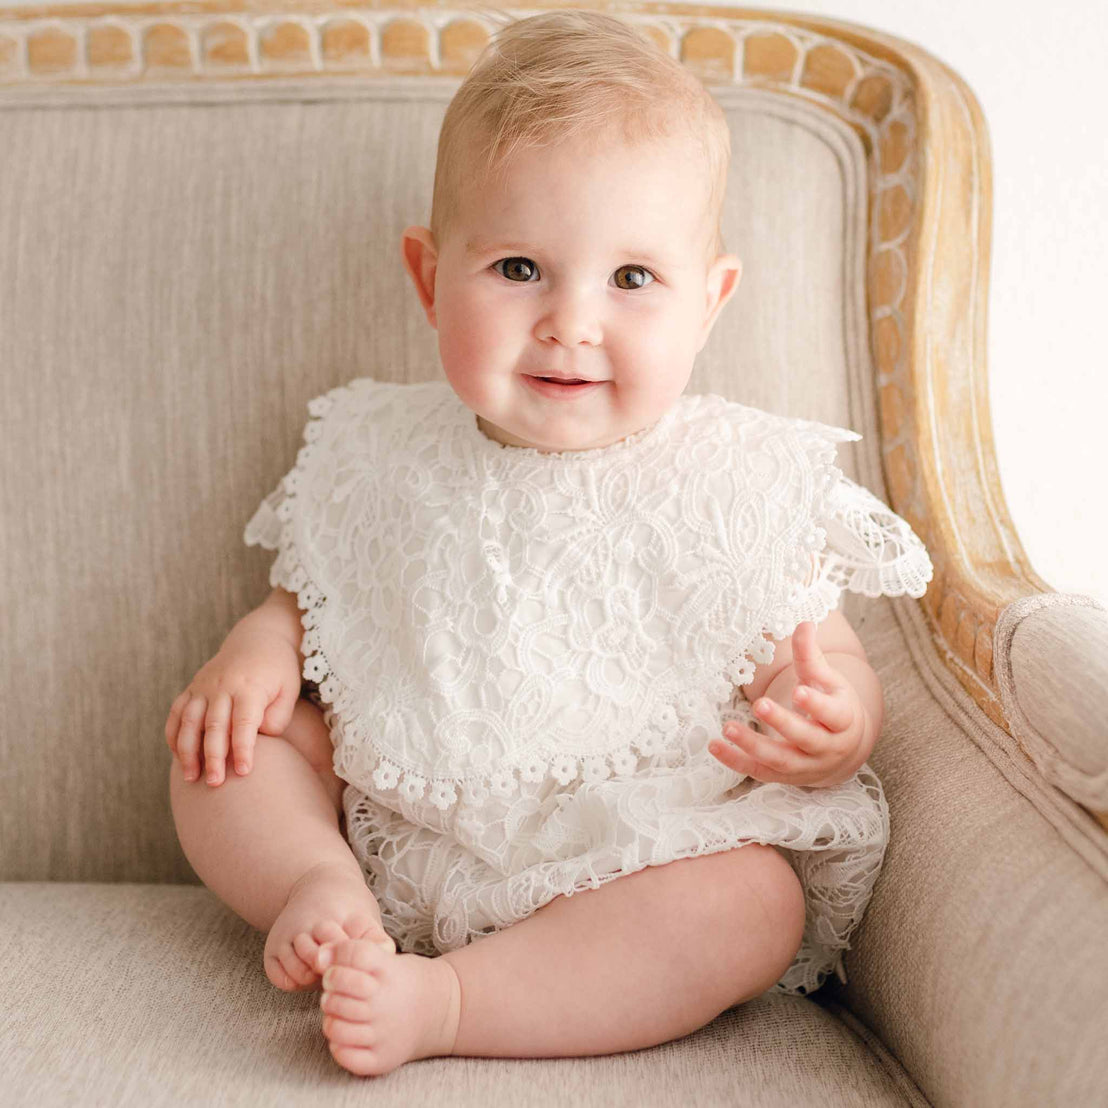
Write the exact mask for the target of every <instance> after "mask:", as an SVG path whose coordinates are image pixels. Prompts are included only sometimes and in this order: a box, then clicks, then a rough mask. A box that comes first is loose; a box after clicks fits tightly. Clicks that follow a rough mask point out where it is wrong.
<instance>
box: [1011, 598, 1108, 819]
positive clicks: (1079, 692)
mask: <svg viewBox="0 0 1108 1108" xmlns="http://www.w3.org/2000/svg"><path fill="white" fill-rule="evenodd" d="M994 639H995V645H994V648H993V666H994V668H995V670H996V673H997V677H998V679H999V683H1000V692H1001V699H1002V702H1003V704H1004V711H1005V714H1006V715H1007V717H1008V719H1009V720H1010V721H1011V724H1012V730H1013V731H1014V732H1015V734H1016V737H1017V738H1018V739H1019V741H1020V743H1021V744H1022V745H1023V748H1024V749H1025V750H1026V751H1027V753H1028V754H1029V755H1030V756H1031V758H1032V759H1033V760H1034V762H1035V764H1036V765H1037V766H1038V767H1039V769H1040V770H1041V771H1042V773H1043V776H1044V777H1045V778H1046V779H1047V780H1048V781H1050V782H1051V783H1052V784H1054V785H1057V786H1058V788H1060V789H1062V790H1063V791H1064V792H1066V793H1067V794H1068V795H1069V796H1071V797H1073V799H1074V800H1076V801H1077V802H1078V803H1079V804H1084V805H1085V806H1086V807H1088V808H1092V809H1094V810H1095V811H1101V812H1102V811H1104V810H1106V809H1108V613H1106V612H1105V609H1104V607H1103V605H1101V604H1099V603H1098V602H1097V601H1096V600H1094V599H1093V598H1092V597H1088V596H1065V595H1061V594H1057V593H1054V594H1048V595H1046V596H1035V597H1026V598H1024V599H1022V600H1017V601H1016V602H1015V603H1014V604H1010V605H1009V606H1008V607H1007V608H1005V609H1004V611H1003V612H1002V613H1001V616H1000V619H999V620H997V625H996V634H995V636H994Z"/></svg>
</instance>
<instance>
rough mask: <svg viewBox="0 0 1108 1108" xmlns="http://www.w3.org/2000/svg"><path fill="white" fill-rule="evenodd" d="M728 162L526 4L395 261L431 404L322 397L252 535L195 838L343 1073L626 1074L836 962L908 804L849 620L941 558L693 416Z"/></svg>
mask: <svg viewBox="0 0 1108 1108" xmlns="http://www.w3.org/2000/svg"><path fill="white" fill-rule="evenodd" d="M488 14H489V15H490V18H495V17H496V13H488ZM729 157H730V144H729V137H728V130H727V124H726V120H725V118H724V116H723V113H722V111H721V109H720V108H719V106H718V104H717V103H716V102H715V100H714V99H713V98H712V97H711V96H710V95H709V94H708V92H707V90H706V89H705V88H704V87H703V85H701V83H700V82H699V81H698V80H697V79H696V78H695V77H694V76H692V75H691V74H690V72H689V71H688V70H686V69H685V68H684V67H683V66H681V65H680V64H679V63H678V62H676V61H675V60H673V59H672V58H670V57H669V56H668V55H666V54H664V53H663V52H661V51H660V50H658V49H657V47H655V46H654V45H652V44H651V43H650V42H649V41H648V40H647V39H646V38H645V37H643V36H641V35H640V34H639V33H638V32H637V31H636V30H635V29H633V28H631V27H629V26H628V25H627V24H625V23H624V22H622V21H620V20H618V19H615V18H613V17H610V16H606V15H601V14H599V13H594V12H589V11H569V10H567V11H560V12H556V13H550V14H544V15H540V16H535V17H532V18H528V19H523V20H513V19H505V22H504V25H503V26H502V27H501V28H500V30H499V31H498V33H497V35H496V36H494V39H493V42H492V43H491V44H490V46H489V48H488V49H487V50H486V51H485V53H484V54H482V56H481V58H480V59H478V62H477V63H476V65H475V66H474V68H473V70H472V71H471V73H470V74H469V76H468V77H467V79H466V81H465V82H464V83H463V85H462V87H461V88H460V89H459V91H458V93H457V95H456V96H455V98H454V99H453V101H452V102H451V105H450V107H449V109H448V111H447V113H446V117H445V120H444V123H443V126H442V132H441V137H440V140H439V148H438V163H437V169H436V175H435V185H434V197H433V206H432V212H431V226H430V228H427V227H409V228H408V229H407V230H406V231H405V232H404V235H403V240H402V254H403V261H404V264H405V266H406V269H407V272H408V273H409V275H410V277H411V279H412V282H413V284H414V286H415V290H416V292H417V294H418V296H419V299H420V302H421V304H422V306H423V310H424V311H425V313H426V315H427V318H428V320H429V322H430V323H431V326H432V327H434V328H435V329H436V331H437V332H438V343H439V353H440V358H441V363H442V368H443V370H444V372H445V377H446V381H445V382H442V381H436V382H423V383H418V384H412V385H400V384H392V383H388V382H385V381H375V380H372V379H369V378H362V379H359V380H356V381H353V382H351V383H350V384H349V385H347V386H344V387H341V388H337V389H333V390H332V391H331V392H329V393H328V394H327V395H326V396H325V397H320V398H317V399H316V400H314V401H313V402H312V404H311V405H309V408H310V411H311V413H312V415H313V417H314V419H313V421H312V422H311V423H310V424H309V427H308V430H307V432H306V435H305V437H306V439H307V445H306V446H305V447H304V448H303V449H302V450H301V453H300V456H299V458H298V461H297V465H296V467H295V468H294V469H293V470H292V471H291V472H290V473H289V474H288V475H287V476H286V477H285V478H284V479H283V481H282V482H281V484H280V485H279V486H278V487H277V489H275V490H274V492H273V493H272V494H271V495H270V496H269V497H267V498H266V500H265V501H264V502H263V504H262V505H261V507H260V508H259V509H258V512H257V513H256V514H255V516H254V518H253V519H252V520H251V523H250V526H249V527H248V528H247V536H246V537H247V541H248V542H251V543H259V544H261V545H263V546H266V547H268V548H269V549H273V550H279V551H280V556H279V557H278V559H277V560H276V561H275V563H274V566H273V569H272V571H271V575H270V584H271V585H273V586H275V587H274V588H273V591H272V593H271V594H270V596H269V597H268V598H267V599H266V601H265V602H264V603H263V604H262V605H261V606H260V607H259V608H258V609H257V610H255V611H253V612H251V613H249V614H248V615H247V616H246V617H245V618H244V619H242V620H241V621H240V622H239V623H238V624H236V625H235V627H234V628H233V629H232V630H231V632H230V634H229V635H228V637H227V639H226V641H225V642H224V644H223V646H222V647H221V648H220V650H219V652H218V654H217V655H216V656H215V657H214V658H213V659H212V660H211V661H209V662H208V663H207V664H206V665H205V666H204V667H203V668H202V669H200V671H199V672H198V673H197V674H196V676H195V677H194V678H193V680H192V681H191V682H190V683H189V686H188V688H186V689H185V690H184V691H183V692H182V693H181V694H180V696H178V697H177V699H176V700H175V701H174V702H173V705H172V708H171V710H170V713H169V718H168V721H167V724H166V738H167V741H168V743H169V746H170V749H171V750H172V751H173V752H174V754H175V759H174V761H173V763H172V767H171V771H170V795H171V802H172V807H173V814H174V818H175V820H176V824H177V829H178V834H179V836H180V840H181V844H182V847H183V849H184V850H185V853H186V855H187V856H188V858H189V861H190V862H191V863H192V865H193V867H194V868H195V870H196V872H197V873H198V874H199V876H200V877H201V879H202V880H203V881H204V883H205V884H206V885H207V886H208V887H209V888H210V889H212V891H213V892H215V894H216V895H217V896H219V897H220V898H221V899H222V900H223V901H224V902H225V903H226V904H228V905H229V906H230V907H231V908H232V909H233V910H234V911H235V912H237V913H238V914H239V915H240V916H241V917H242V918H243V919H245V920H246V921H247V922H249V923H250V924H252V925H253V926H255V927H257V928H259V929H261V930H264V931H267V932H268V938H267V940H266V944H265V955H264V965H265V972H266V974H267V976H268V978H269V980H270V981H271V982H272V983H273V984H274V985H275V986H277V987H278V988H280V989H285V990H289V991H292V990H303V989H314V988H320V987H321V990H322V991H321V999H320V1008H321V1009H322V1012H323V1021H322V1030H323V1034H324V1035H325V1036H326V1038H327V1040H328V1042H329V1045H330V1050H331V1053H332V1055H333V1057H334V1058H335V1060H336V1061H337V1062H338V1063H339V1064H340V1065H341V1066H343V1067H345V1068H346V1069H348V1070H350V1071H351V1072H353V1073H356V1074H366V1075H370V1074H373V1075H376V1074H384V1073H388V1072H390V1071H391V1070H393V1069H395V1068H396V1067H398V1066H400V1065H401V1064H403V1063H404V1062H406V1061H408V1060H410V1059H414V1058H424V1057H431V1056H436V1055H451V1054H455V1055H470V1056H508V1057H552V1056H553V1057H556V1056H574V1055H593V1054H607V1053H612V1052H618V1051H626V1050H635V1049H638V1048H641V1047H646V1046H651V1045H654V1044H657V1043H662V1042H666V1041H668V1040H671V1039H675V1038H679V1037H681V1036H684V1035H686V1034H688V1033H690V1032H692V1031H694V1030H696V1029H697V1028H699V1027H702V1026H703V1025H705V1024H706V1023H708V1022H709V1021H711V1020H712V1019H714V1018H715V1017H716V1016H717V1015H719V1014H720V1013H721V1012H723V1011H725V1010H726V1009H728V1008H730V1007H732V1006H734V1005H736V1004H740V1003H742V1002H744V1001H746V1000H748V999H750V998H752V997H755V996H758V995H759V994H760V993H762V992H764V991H766V990H767V989H770V988H771V987H776V988H777V989H778V990H779V991H785V992H792V993H798V992H799V993H802V992H805V991H811V989H812V988H815V987H818V984H819V983H820V982H821V981H822V978H823V976H824V975H826V974H827V973H828V972H830V971H831V970H832V969H835V970H837V971H838V972H839V973H840V975H841V974H842V967H841V957H842V953H843V951H844V950H845V949H846V948H847V947H848V945H849V944H848V943H847V936H848V935H849V933H850V931H851V930H852V929H853V927H855V926H856V925H857V923H858V921H859V920H860V918H861V913H862V911H863V910H864V908H865V905H866V903H867V901H868V899H869V896H870V892H871V889H872V886H873V882H874V880H875V879H876V875H877V872H878V870H879V867H880V863H881V859H882V857H883V852H884V848H885V842H886V839H887V832H888V816H887V809H886V806H885V802H884V796H883V793H882V791H881V786H880V783H879V781H878V780H877V778H876V777H875V776H874V775H873V773H872V771H871V770H870V769H869V767H868V766H867V765H866V764H865V763H866V759H867V758H868V757H869V755H870V753H871V751H872V750H873V747H874V743H875V742H876V740H877V737H878V734H879V732H880V730H881V725H882V720H883V700H882V693H881V687H880V684H879V682H878V679H877V676H876V675H875V673H874V671H873V669H872V668H871V667H870V665H869V664H868V663H867V660H866V655H865V652H864V650H863V648H862V645H861V643H860V641H859V639H858V637H857V636H856V635H855V633H854V632H853V630H852V629H851V627H850V625H849V624H848V622H847V621H846V619H845V618H844V617H843V616H842V615H841V614H840V612H839V611H838V610H837V609H836V604H837V601H838V597H839V594H840V592H841V589H842V588H843V587H848V588H851V589H854V590H856V591H865V592H868V593H869V595H877V594H878V593H879V592H885V593H889V594H892V595H898V594H901V593H904V592H908V593H910V594H911V595H914V596H919V595H922V592H923V590H924V588H925V586H926V582H927V580H928V579H929V578H930V575H931V566H930V562H929V561H928V559H927V555H926V552H925V551H924V550H923V547H922V545H921V544H920V543H919V541H918V539H917V538H916V537H915V536H914V535H913V534H912V532H911V531H910V529H909V528H908V527H907V525H906V524H905V523H904V522H903V521H902V520H900V519H899V518H898V517H896V516H895V515H893V513H891V512H890V511H889V510H888V508H886V507H885V506H884V505H882V504H881V503H880V501H878V500H877V499H876V498H874V497H873V496H872V494H870V493H868V491H866V490H865V489H862V488H861V487H860V486H857V485H855V484H853V483H852V482H850V481H849V480H848V479H847V478H845V477H844V476H843V475H842V474H841V473H840V472H839V471H838V470H837V469H836V468H835V467H834V466H833V465H831V458H832V457H833V454H834V449H835V444H836V443H838V442H843V441H850V440H853V439H857V438H858V437H859V436H858V435H857V434H855V433H854V432H852V431H847V430H843V429H841V428H832V427H828V426H825V425H822V424H818V423H812V422H809V421H803V420H796V419H788V418H785V417H781V416H774V415H770V414H769V413H764V412H760V411H758V410H756V409H753V408H748V407H745V406H743V405H740V404H737V403H732V402H728V401H726V400H724V399H723V398H721V397H717V396H685V395H683V393H684V390H685V387H686V385H687V383H688V380H689V377H690V374H691V371H692V368H693V362H694V359H695V357H696V354H697V353H698V352H699V351H700V350H701V349H702V348H703V346H704V344H705V342H706V340H707V338H708V335H709V332H710V331H711V329H712V326H713V324H714V322H715V320H716V318H717V316H718V314H719V312H720V310H721V309H722V308H723V306H724V304H726V302H727V301H728V300H729V299H730V297H731V296H732V295H733V294H734V292H735V289H736V286H737V285H738V281H739V276H740V271H741V266H740V262H739V259H738V258H737V257H736V256H734V255H733V254H727V253H724V252H723V249H722V241H721V236H720V213H721V205H722V200H723V194H724V185H725V181H726V172H727V166H728V160H729ZM302 677H303V678H306V679H307V680H308V682H309V687H308V691H309V697H308V698H305V699H301V698H300V694H301V691H302V690H301V678H302ZM312 683H315V685H316V686H317V687H314V688H313V687H312ZM228 760H230V762H231V763H232V764H233V766H234V770H235V772H234V773H233V774H232V773H228V771H227V770H228ZM202 772H203V773H204V775H205V777H204V780H201V773H202ZM475 940H476V941H475ZM844 979H845V978H844Z"/></svg>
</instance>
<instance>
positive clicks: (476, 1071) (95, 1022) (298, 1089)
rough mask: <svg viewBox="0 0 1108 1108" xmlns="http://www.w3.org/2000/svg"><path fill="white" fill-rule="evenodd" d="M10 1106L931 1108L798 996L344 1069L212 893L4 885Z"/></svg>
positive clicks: (879, 1051)
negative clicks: (611, 1049)
mask: <svg viewBox="0 0 1108 1108" xmlns="http://www.w3.org/2000/svg"><path fill="white" fill-rule="evenodd" d="M0 933H3V935H4V936H5V940H6V941H5V942H4V944H3V946H2V947H0V978H2V979H3V980H4V982H5V990H4V992H5V996H4V1006H3V1014H2V1015H0V1072H3V1074H4V1092H3V1101H4V1104H5V1105H8V1106H10V1108H30V1106H32V1105H33V1106H34V1108H63V1106H65V1108H69V1106H71V1105H75V1104H79V1105H115V1104H127V1105H141V1106H142V1108H162V1106H165V1108H191V1106H196V1108H209V1106H211V1105H216V1104H218V1105H243V1106H250V1108H254V1106H261V1105H265V1106H267V1108H268V1106H270V1105H280V1106H281V1108H297V1106H300V1105H303V1106H305V1108H309V1106H310V1108H332V1106H336V1108H337V1106H341V1105H365V1104H369V1103H372V1104H373V1105H374V1108H410V1106H412V1105H443V1106H448V1108H518V1106H520V1105H527V1106H528V1108H531V1106H533V1108H547V1106H550V1108H553V1106H558V1108H567V1106H572V1108H608V1106H610V1105H615V1104H627V1105H676V1104H695V1105H697V1106H698V1108H699V1106H701V1105H703V1106H705V1108H710V1106H718V1108H725V1106H726V1108H745V1106H750V1108H796V1106H798V1105H808V1104H811V1105H815V1104H819V1105H821V1106H827V1108H838V1106H841V1108H893V1106H895V1108H906V1106H912V1108H926V1101H924V1100H923V1098H922V1097H921V1096H920V1095H919V1093H918V1091H916V1090H915V1089H914V1088H913V1086H912V1084H911V1082H910V1081H909V1080H908V1078H907V1077H906V1076H905V1075H904V1073H903V1072H902V1071H901V1070H900V1067H899V1066H898V1065H897V1063H896V1062H895V1060H894V1059H892V1058H890V1057H889V1056H888V1053H887V1052H886V1051H884V1050H883V1048H882V1047H881V1045H880V1043H879V1042H876V1041H875V1040H874V1039H873V1037H872V1036H870V1035H868V1033H867V1032H866V1030H865V1028H863V1027H859V1028H858V1029H857V1032H855V1031H854V1030H852V1029H851V1028H850V1027H849V1026H848V1025H847V1024H846V1023H844V1022H842V1021H840V1020H839V1019H837V1018H836V1017H835V1015H833V1014H832V1013H830V1012H828V1011H825V1010H824V1009H823V1008H821V1007H820V1006H819V1005H818V1004H816V1003H814V1002H813V1001H811V1000H809V999H807V998H803V997H774V996H768V995H767V996H762V997H759V998H757V999H756V1000H753V1001H750V1002H749V1003H747V1004H744V1005H740V1006H739V1007H738V1008H733V1009H731V1010H730V1011H728V1012H725V1013H723V1014H722V1015H721V1016H719V1017H718V1018H717V1019H716V1020H714V1021H713V1022H712V1023H710V1024H708V1025H707V1026H706V1027H703V1028H701V1029H700V1030H699V1031H697V1032H694V1033H693V1034H692V1035H688V1036H686V1037H685V1038H683V1039H679V1040H677V1041H676V1042H671V1043H664V1044H661V1045H659V1046H656V1047H650V1048H647V1049H645V1050H638V1051H629V1052H626V1053H623V1054H613V1055H607V1056H601V1057H594V1058H558V1059H498V1058H430V1059H424V1060H423V1061H419V1062H412V1063H409V1064H408V1065H406V1066H402V1067H401V1068H400V1069H398V1070H396V1071H394V1072H393V1073H391V1074H388V1075H386V1076H384V1077H380V1078H359V1077H355V1076H353V1075H351V1074H349V1073H347V1072H346V1071H344V1070H342V1069H340V1068H339V1067H338V1066H336V1065H335V1063H334V1061H333V1059H332V1058H331V1055H330V1053H329V1052H328V1050H327V1044H326V1041H325V1040H324V1038H323V1036H322V1033H321V1032H320V1029H319V1024H320V1013H319V994H318V993H296V994H292V993H283V992H280V991H279V990H278V989H275V988H274V987H273V986H272V985H270V984H269V982H268V981H267V980H266V979H265V977H264V976H263V974H262V948H263V945H264V942H263V939H262V937H261V936H260V935H259V934H258V933H257V932H254V931H252V930H251V929H250V927H248V926H247V925H246V924H245V923H243V922H242V921H241V920H239V919H238V918H237V917H236V916H234V915H233V914H232V913H231V912H230V911H229V910H228V909H226V908H224V907H223V906H222V905H221V904H220V903H219V901H218V900H216V898H215V897H214V896H213V895H212V894H211V893H209V892H208V891H207V890H206V889H200V888H187V887H184V886H160V887H159V886H155V885H66V884H61V883H53V884H49V883H47V884H24V885H4V886H0Z"/></svg>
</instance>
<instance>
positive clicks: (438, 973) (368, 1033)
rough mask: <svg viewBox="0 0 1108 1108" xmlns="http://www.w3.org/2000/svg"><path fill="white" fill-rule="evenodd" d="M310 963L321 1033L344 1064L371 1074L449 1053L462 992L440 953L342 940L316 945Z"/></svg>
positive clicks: (354, 1071) (450, 968)
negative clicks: (319, 981)
mask: <svg viewBox="0 0 1108 1108" xmlns="http://www.w3.org/2000/svg"><path fill="white" fill-rule="evenodd" d="M315 966H316V969H317V970H318V971H320V972H322V973H323V995H322V997H320V1001H319V1006H320V1008H321V1009H322V1010H323V1034H324V1035H325V1036H326V1037H327V1041H328V1042H329V1043H330V1047H331V1055H332V1056H333V1057H334V1059H335V1061H336V1062H338V1064H339V1065H340V1066H342V1067H343V1068H344V1069H348V1070H349V1071H350V1072H351V1073H356V1074H359V1075H361V1076H365V1075H370V1074H372V1075H374V1076H378V1075H380V1074H384V1073H389V1072H390V1071H392V1070H394V1069H396V1068H397V1067H398V1066H401V1065H403V1064H404V1063H405V1062H409V1061H411V1060H412V1059H413V1058H434V1057H438V1056H441V1055H449V1054H453V1053H454V1041H455V1039H456V1038H457V1035H458V1019H459V1017H460V1015H461V1009H462V990H461V986H460V984H459V983H458V975H457V974H456V973H455V972H454V967H453V966H452V965H451V964H450V963H449V962H448V961H447V960H446V959H445V958H424V957H422V956H421V955H419V954H386V953H385V952H384V951H383V950H382V949H381V948H380V947H378V946H376V945H375V944H374V943H372V942H367V941H366V940H365V939H344V940H341V941H340V942H337V943H334V944H333V945H332V944H330V943H328V944H326V945H324V947H323V948H322V950H320V952H319V954H318V956H317V957H316V961H315Z"/></svg>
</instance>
